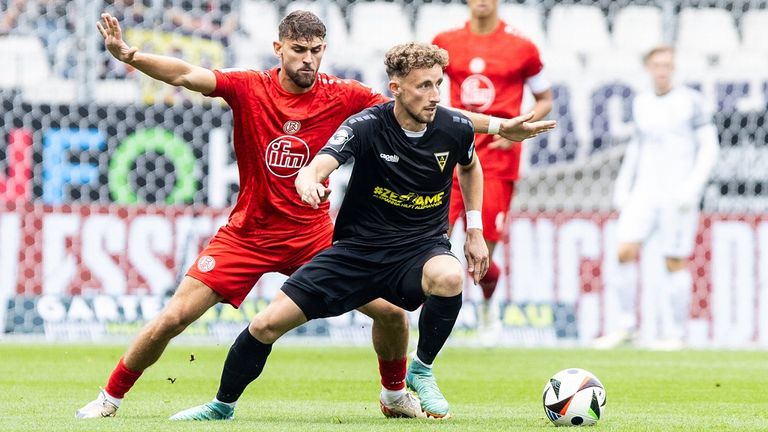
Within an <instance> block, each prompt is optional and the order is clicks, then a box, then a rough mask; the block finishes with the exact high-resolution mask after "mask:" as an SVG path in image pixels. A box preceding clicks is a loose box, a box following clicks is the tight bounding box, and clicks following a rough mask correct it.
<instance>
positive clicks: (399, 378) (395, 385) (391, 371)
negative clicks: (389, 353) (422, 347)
mask: <svg viewBox="0 0 768 432" xmlns="http://www.w3.org/2000/svg"><path fill="white" fill-rule="evenodd" d="M405 366H406V359H405V357H403V358H401V359H397V360H384V359H382V358H381V357H379V374H381V385H382V386H384V388H385V389H387V390H402V389H404V388H405V372H406V367H405Z"/></svg>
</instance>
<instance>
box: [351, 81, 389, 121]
mask: <svg viewBox="0 0 768 432" xmlns="http://www.w3.org/2000/svg"><path fill="white" fill-rule="evenodd" d="M346 87H347V106H348V107H349V116H351V115H353V114H357V113H359V112H360V111H362V110H364V109H366V108H368V107H371V106H374V105H378V104H380V103H384V102H389V98H388V97H386V96H384V95H383V94H381V93H379V92H377V91H376V90H374V89H372V88H371V87H368V86H367V85H365V84H363V83H361V82H359V81H355V80H346Z"/></svg>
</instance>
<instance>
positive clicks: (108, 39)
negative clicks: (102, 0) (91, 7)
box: [96, 13, 139, 63]
mask: <svg viewBox="0 0 768 432" xmlns="http://www.w3.org/2000/svg"><path fill="white" fill-rule="evenodd" d="M96 28H98V29H99V33H101V36H102V37H104V46H105V47H106V48H107V51H109V53H110V54H112V57H114V58H116V59H118V60H120V61H121V62H124V63H130V62H132V61H133V56H134V55H135V54H136V52H137V51H139V49H138V48H136V47H131V46H129V45H128V44H127V43H125V41H124V40H123V31H122V30H121V29H120V23H119V22H117V18H115V17H113V16H112V15H110V14H108V13H103V14H101V21H99V22H97V23H96Z"/></svg>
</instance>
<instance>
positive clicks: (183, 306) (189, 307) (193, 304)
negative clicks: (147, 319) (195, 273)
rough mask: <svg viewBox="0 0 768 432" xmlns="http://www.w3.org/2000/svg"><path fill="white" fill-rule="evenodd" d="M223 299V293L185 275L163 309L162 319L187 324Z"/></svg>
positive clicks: (175, 323)
mask: <svg viewBox="0 0 768 432" xmlns="http://www.w3.org/2000/svg"><path fill="white" fill-rule="evenodd" d="M222 300H223V297H221V295H219V294H218V293H216V292H215V291H213V290H212V289H210V288H209V287H208V286H207V285H205V284H204V283H203V282H201V281H199V280H197V279H194V278H192V277H189V276H185V277H184V279H183V280H182V281H181V283H180V284H179V287H178V288H177V289H176V292H175V293H174V294H173V296H172V297H171V300H170V301H169V302H168V304H167V305H166V306H165V308H164V309H163V312H162V314H161V317H162V321H163V322H165V323H167V324H170V325H183V326H187V325H189V324H190V323H192V322H193V321H195V320H197V319H198V318H200V316H202V315H203V314H204V313H205V312H206V311H207V310H208V309H210V308H211V307H213V306H214V305H215V304H217V303H220V302H221V301H222Z"/></svg>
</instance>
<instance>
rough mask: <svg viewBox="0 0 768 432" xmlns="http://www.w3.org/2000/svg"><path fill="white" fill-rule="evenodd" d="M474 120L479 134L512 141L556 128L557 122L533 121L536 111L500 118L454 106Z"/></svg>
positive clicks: (473, 124)
mask: <svg viewBox="0 0 768 432" xmlns="http://www.w3.org/2000/svg"><path fill="white" fill-rule="evenodd" d="M452 109H453V110H455V111H458V112H460V113H462V114H464V115H465V116H467V118H469V119H470V120H471V121H472V126H474V128H475V132H476V133H479V134H491V135H501V136H502V137H504V138H506V139H508V140H511V141H522V140H524V139H527V138H531V137H535V136H536V135H538V134H540V133H542V132H547V131H549V130H551V129H554V128H555V126H557V122H556V121H554V120H540V121H532V119H533V118H534V117H535V114H534V112H533V111H532V112H529V113H528V114H523V115H521V116H517V117H514V118H511V119H500V118H498V117H492V116H489V115H487V114H480V113H476V112H472V111H465V110H461V109H456V108H452Z"/></svg>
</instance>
